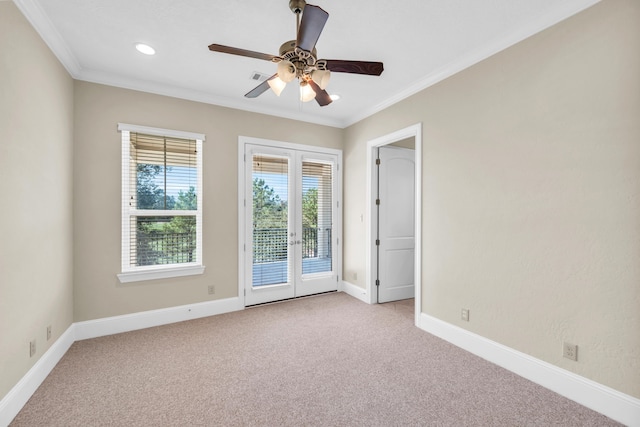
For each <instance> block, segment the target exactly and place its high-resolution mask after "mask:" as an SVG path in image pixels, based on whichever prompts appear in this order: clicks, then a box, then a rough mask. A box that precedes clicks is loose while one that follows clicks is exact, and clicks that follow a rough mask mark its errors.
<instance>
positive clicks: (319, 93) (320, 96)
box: [309, 80, 333, 107]
mask: <svg viewBox="0 0 640 427" xmlns="http://www.w3.org/2000/svg"><path fill="white" fill-rule="evenodd" d="M309 85H310V86H311V89H313V91H314V92H315V93H316V102H317V103H318V105H320V106H321V107H324V106H325V105H329V104H331V103H332V102H333V99H331V96H329V94H328V93H327V91H326V90H324V89H320V86H318V83H316V82H314V81H313V80H309Z"/></svg>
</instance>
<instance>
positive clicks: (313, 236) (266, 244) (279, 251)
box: [253, 227, 331, 264]
mask: <svg viewBox="0 0 640 427" xmlns="http://www.w3.org/2000/svg"><path fill="white" fill-rule="evenodd" d="M288 247H289V235H288V230H287V229H286V228H257V229H254V230H253V263H254V264H260V263H265V262H279V261H286V259H287V253H288ZM302 258H331V228H309V227H305V228H304V229H303V230H302Z"/></svg>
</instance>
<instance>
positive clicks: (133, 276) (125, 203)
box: [117, 123, 205, 283]
mask: <svg viewBox="0 0 640 427" xmlns="http://www.w3.org/2000/svg"><path fill="white" fill-rule="evenodd" d="M118 132H121V138H120V139H121V150H122V159H121V161H122V165H121V168H122V170H121V186H122V200H121V243H120V244H121V255H120V257H121V267H120V268H121V273H119V274H117V276H118V279H119V280H120V283H129V282H138V281H143V280H153V279H165V278H171V277H182V276H193V275H197V274H203V273H204V269H205V267H204V265H202V221H203V215H202V211H203V203H202V200H203V197H202V194H203V189H202V182H203V179H202V175H203V172H202V166H203V164H202V162H203V155H202V144H203V141H204V139H205V135H204V134H200V133H194V132H185V131H179V130H172V129H162V128H155V127H148V126H139V125H131V124H126V123H118ZM131 132H137V133H145V134H148V135H155V136H160V137H172V138H182V139H188V140H195V143H196V156H195V157H196V172H197V177H196V200H197V208H196V209H195V210H146V209H136V208H133V207H131V206H130V203H129V200H130V198H131V189H130V180H131V176H130V175H131V155H130V141H131V139H130V134H131ZM157 215H159V216H193V217H194V218H195V220H196V262H194V263H184V264H178V265H153V266H142V267H139V266H135V265H131V260H130V258H129V257H130V254H131V251H132V249H131V219H132V218H134V217H140V216H157Z"/></svg>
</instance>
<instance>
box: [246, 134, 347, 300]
mask: <svg viewBox="0 0 640 427" xmlns="http://www.w3.org/2000/svg"><path fill="white" fill-rule="evenodd" d="M244 158H245V204H244V206H243V209H244V213H245V214H244V218H245V224H244V227H245V236H246V239H245V242H244V247H245V257H244V259H245V274H244V277H245V286H244V288H245V289H244V293H245V305H255V304H261V303H265V302H271V301H279V300H283V299H288V298H294V297H299V296H305V295H312V294H317V293H322V292H328V291H333V290H337V288H338V272H339V264H338V262H337V261H338V258H337V255H338V253H339V251H337V250H336V248H337V246H338V243H339V241H338V237H339V235H338V233H336V223H337V222H338V220H339V218H338V216H339V211H338V205H339V200H338V196H339V194H340V193H339V189H338V187H337V185H338V180H337V179H336V172H337V165H338V158H337V156H336V155H332V154H324V153H316V152H310V151H304V150H300V149H291V148H282V147H269V146H263V145H246V146H245V156H244Z"/></svg>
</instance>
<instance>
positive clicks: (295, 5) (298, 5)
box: [289, 0, 307, 14]
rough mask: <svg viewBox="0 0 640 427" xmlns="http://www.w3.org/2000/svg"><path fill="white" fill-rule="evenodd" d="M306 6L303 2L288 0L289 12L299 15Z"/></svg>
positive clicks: (301, 0)
mask: <svg viewBox="0 0 640 427" xmlns="http://www.w3.org/2000/svg"><path fill="white" fill-rule="evenodd" d="M306 4H307V2H306V1H304V0H289V9H291V12H293V13H297V14H300V13H302V11H303V10H304V7H305V5H306Z"/></svg>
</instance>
